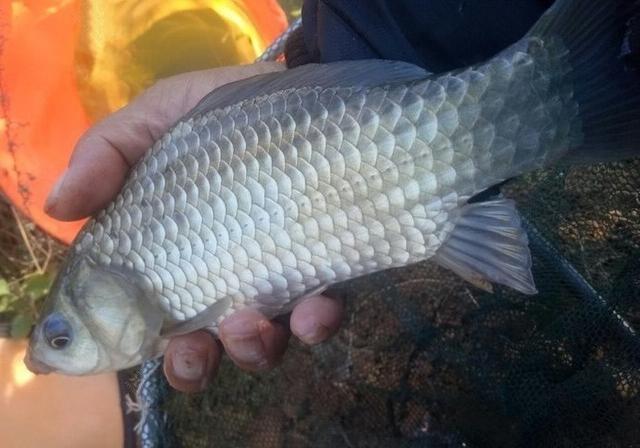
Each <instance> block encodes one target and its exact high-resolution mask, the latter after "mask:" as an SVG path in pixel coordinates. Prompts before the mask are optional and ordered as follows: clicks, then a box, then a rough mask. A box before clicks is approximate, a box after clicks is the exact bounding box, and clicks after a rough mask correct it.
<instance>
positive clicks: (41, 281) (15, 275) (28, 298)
mask: <svg viewBox="0 0 640 448" xmlns="http://www.w3.org/2000/svg"><path fill="white" fill-rule="evenodd" d="M64 250H65V248H64V246H63V245H62V244H59V243H57V242H56V241H54V240H53V239H52V238H51V237H49V236H47V235H46V234H45V233H44V232H42V231H41V230H40V229H38V228H37V227H36V226H35V225H34V224H33V223H31V222H30V221H29V220H28V219H27V218H25V217H23V216H21V215H20V214H19V213H18V212H17V211H16V209H15V207H13V206H12V205H10V204H9V203H8V202H7V201H6V200H5V199H4V198H2V197H0V326H1V327H2V328H3V329H5V331H6V329H8V333H9V335H10V336H11V337H15V338H22V337H25V336H26V335H27V334H28V333H29V331H30V330H31V327H32V325H33V323H34V322H35V320H36V319H37V317H38V310H39V308H40V304H41V302H42V300H43V299H44V297H45V296H46V294H47V292H48V291H49V287H50V286H51V282H52V279H53V274H54V273H55V271H56V266H57V264H58V261H59V260H60V258H61V255H62V253H63V252H64Z"/></svg>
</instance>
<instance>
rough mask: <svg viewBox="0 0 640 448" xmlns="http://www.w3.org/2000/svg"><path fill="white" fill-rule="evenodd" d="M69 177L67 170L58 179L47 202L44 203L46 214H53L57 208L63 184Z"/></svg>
mask: <svg viewBox="0 0 640 448" xmlns="http://www.w3.org/2000/svg"><path fill="white" fill-rule="evenodd" d="M66 175H67V170H65V171H64V172H63V173H62V175H61V176H60V177H59V178H58V180H57V181H56V183H55V184H53V188H52V189H51V192H50V193H49V196H47V200H46V201H45V203H44V212H45V213H46V214H51V212H52V211H53V210H54V209H55V208H56V205H57V204H58V198H59V196H60V191H61V190H62V184H63V183H64V179H65V176H66Z"/></svg>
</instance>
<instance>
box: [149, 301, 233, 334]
mask: <svg viewBox="0 0 640 448" xmlns="http://www.w3.org/2000/svg"><path fill="white" fill-rule="evenodd" d="M230 306H231V299H230V298H228V297H227V298H224V299H222V300H219V301H217V302H216V303H214V304H213V305H211V306H210V307H209V308H207V309H206V310H204V311H202V312H201V313H199V314H198V315H196V316H195V317H192V318H191V319H188V320H185V321H182V322H176V323H173V324H171V325H168V326H165V328H164V329H163V331H162V334H161V336H162V337H165V338H169V337H172V336H179V335H181V334H187V333H191V332H192V331H196V330H201V329H203V328H207V327H211V326H212V325H214V324H217V323H218V318H219V317H220V316H222V315H224V313H225V312H226V311H227V309H228V308H229V307H230Z"/></svg>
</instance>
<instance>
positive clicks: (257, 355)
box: [225, 320, 269, 369]
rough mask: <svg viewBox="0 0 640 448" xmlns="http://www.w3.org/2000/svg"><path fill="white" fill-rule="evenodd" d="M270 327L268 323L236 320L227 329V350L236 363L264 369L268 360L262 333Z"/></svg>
mask: <svg viewBox="0 0 640 448" xmlns="http://www.w3.org/2000/svg"><path fill="white" fill-rule="evenodd" d="M268 326H269V323H268V322H267V321H264V320H262V321H258V322H257V323H256V322H255V321H249V320H234V321H232V322H229V323H228V325H227V326H226V328H225V331H226V333H227V337H226V344H225V348H226V350H227V353H229V355H231V357H232V358H234V360H235V361H237V362H240V363H243V364H248V365H251V366H252V367H255V368H258V369H262V368H265V367H267V365H268V360H267V354H266V351H265V348H264V343H263V342H262V339H261V337H260V336H261V333H264V332H265V328H266V327H268Z"/></svg>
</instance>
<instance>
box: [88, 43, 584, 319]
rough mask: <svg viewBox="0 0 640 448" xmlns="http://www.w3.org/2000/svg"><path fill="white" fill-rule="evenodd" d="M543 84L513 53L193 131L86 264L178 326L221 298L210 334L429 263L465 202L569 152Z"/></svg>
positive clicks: (287, 92) (197, 125) (286, 101)
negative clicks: (148, 300) (345, 285)
mask: <svg viewBox="0 0 640 448" xmlns="http://www.w3.org/2000/svg"><path fill="white" fill-rule="evenodd" d="M528 45H530V43H526V42H525V43H523V44H522V48H528ZM538 56H539V55H538ZM553 63H554V62H553V61H546V62H545V63H544V64H546V65H549V64H553ZM544 64H543V65H544ZM522 78H526V79H528V80H531V82H535V83H536V85H537V86H540V88H542V89H545V90H543V91H531V90H529V89H524V88H522V87H520V83H521V79H522ZM546 81H547V80H546V79H544V76H543V75H541V74H538V72H537V71H536V64H535V63H534V57H533V56H531V55H529V54H528V53H526V52H524V51H521V50H520V49H517V48H516V49H513V50H511V51H510V52H507V53H505V54H503V55H502V56H501V57H498V58H496V59H494V60H492V61H491V62H490V63H487V64H484V65H481V66H478V67H473V68H470V69H467V70H464V71H460V72H458V73H450V74H446V75H443V76H440V77H435V76H431V77H427V78H425V79H423V80H420V81H415V82H412V83H409V84H406V83H405V84H395V85H394V84H391V85H382V86H378V87H372V88H368V89H363V88H355V87H343V88H341V87H336V88H320V87H316V88H314V87H305V88H297V89H283V90H279V91H276V92H273V93H271V94H268V95H264V96H262V97H257V98H253V99H249V100H245V101H240V102H239V103H237V104H233V105H231V106H227V107H223V108H219V109H216V110H212V111H209V112H207V113H204V114H201V115H198V116H195V117H192V118H190V119H189V120H188V121H183V122H180V123H178V124H177V125H176V126H175V127H174V129H173V130H172V131H171V132H170V133H168V134H166V135H165V136H164V137H163V138H162V139H160V140H159V141H158V142H157V143H156V144H155V145H154V147H153V148H152V149H151V150H150V151H149V152H148V154H147V155H146V156H145V157H144V158H143V159H142V161H141V162H140V163H139V164H138V165H136V167H135V168H134V169H133V171H132V173H131V175H130V177H129V178H128V181H127V183H126V185H125V186H124V189H123V191H122V192H121V194H120V195H119V196H118V197H117V198H116V200H115V201H114V202H113V203H112V204H111V205H110V206H109V207H108V208H107V209H106V210H104V211H103V212H102V213H101V214H99V215H98V216H97V217H96V218H95V221H94V222H93V224H92V225H91V226H89V227H88V228H87V230H86V231H85V233H84V236H82V237H80V238H79V239H78V240H77V243H76V244H75V251H76V253H85V254H89V255H90V256H91V257H93V258H94V259H95V260H96V261H98V262H99V263H101V264H103V265H109V266H113V265H115V266H124V267H126V268H127V269H130V270H132V271H134V272H135V273H136V274H137V275H138V276H139V277H140V278H141V279H142V283H143V285H144V288H145V289H146V291H147V292H148V293H149V294H151V295H152V296H154V297H157V300H158V303H160V305H161V306H162V307H163V308H164V309H165V311H166V312H168V313H169V314H170V315H171V316H172V318H173V319H175V320H178V321H184V320H187V319H191V318H193V317H195V316H196V315H197V314H198V313H200V312H202V311H203V310H204V309H206V308H207V307H210V306H212V305H213V304H214V303H216V302H217V301H219V300H221V299H222V298H230V299H231V300H230V306H229V307H228V308H227V309H226V310H224V312H223V313H222V314H221V315H220V316H219V318H218V320H217V322H212V328H213V329H214V330H215V328H216V326H217V324H218V323H219V322H220V321H221V320H222V319H223V318H224V317H225V316H227V315H229V314H230V313H232V312H233V311H234V310H237V309H239V308H242V307H245V306H249V305H253V306H258V307H259V308H260V309H261V310H262V311H263V312H265V313H267V314H268V315H275V314H278V313H281V312H283V311H286V310H287V309H290V307H291V305H292V303H294V301H295V299H297V298H299V297H301V296H304V295H305V294H306V293H309V292H313V291H316V290H318V288H322V287H323V286H324V285H330V284H333V283H336V282H339V281H342V280H347V279H350V278H353V277H356V276H359V275H364V274H367V273H370V272H373V271H377V270H380V269H386V268H390V267H394V266H402V265H406V264H409V263H412V262H416V261H419V260H423V259H426V258H429V257H431V256H433V255H434V254H435V253H436V251H437V250H438V248H439V247H440V246H441V245H442V243H443V242H444V241H445V240H446V238H447V236H448V235H449V233H450V232H451V231H452V228H453V227H454V224H455V220H456V219H457V217H458V214H459V213H458V211H459V208H460V206H461V205H463V204H464V203H465V202H466V201H467V200H468V198H469V197H471V196H472V195H474V194H475V193H477V192H479V191H481V190H482V189H484V188H486V187H488V186H490V185H492V184H494V183H496V182H499V181H500V180H503V179H505V178H506V177H508V176H511V175H516V174H518V173H519V172H520V171H522V170H524V169H530V168H531V165H536V164H541V163H542V162H541V161H540V160H539V159H541V158H544V157H540V156H539V155H538V154H537V151H539V148H547V150H548V148H549V147H551V148H552V149H553V151H551V152H554V151H555V152H560V150H561V149H562V148H564V147H566V145H567V142H568V141H569V138H570V135H569V134H570V132H571V131H572V125H571V121H572V120H573V119H574V115H575V114H573V115H572V114H571V113H569V114H567V110H568V109H569V110H571V108H570V107H569V108H568V107H567V105H566V104H567V97H565V98H561V99H559V100H558V101H557V102H555V103H553V102H552V104H555V106H553V107H549V106H547V104H548V103H549V101H548V97H549V95H558V93H557V92H556V91H557V88H556V83H557V82H556V83H554V82H546ZM545 82H546V83H545ZM523 101H526V102H527V103H528V105H529V107H528V108H524V109H523V108H521V107H519V106H520V105H521V104H522V103H523ZM555 122H557V123H555ZM523 123H526V125H523ZM551 125H553V126H551ZM550 127H552V128H553V132H548V131H547V133H543V132H542V131H543V130H545V129H549V128H550ZM543 140H544V141H543ZM523 149H524V150H523ZM525 151H526V153H527V154H528V155H527V156H526V157H523V156H522V153H523V152H525ZM553 157H557V155H556V154H554V155H553ZM150 241H153V243H151V244H149V243H150Z"/></svg>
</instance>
